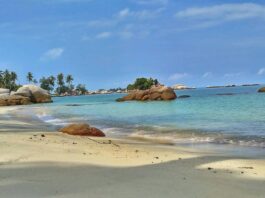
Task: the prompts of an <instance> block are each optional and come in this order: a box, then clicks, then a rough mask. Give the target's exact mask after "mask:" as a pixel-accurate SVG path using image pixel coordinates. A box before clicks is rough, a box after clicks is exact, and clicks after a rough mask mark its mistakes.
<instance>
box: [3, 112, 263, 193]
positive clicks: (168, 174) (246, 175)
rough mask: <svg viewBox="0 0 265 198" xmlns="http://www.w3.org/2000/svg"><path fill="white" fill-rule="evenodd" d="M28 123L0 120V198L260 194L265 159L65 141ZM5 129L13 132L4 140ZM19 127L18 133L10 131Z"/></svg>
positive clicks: (125, 142) (132, 143)
mask: <svg viewBox="0 0 265 198" xmlns="http://www.w3.org/2000/svg"><path fill="white" fill-rule="evenodd" d="M0 112H1V113H7V111H6V110H3V109H0ZM1 113H0V114H1ZM2 115H3V114H2ZM27 121H28V120H27V119H25V120H22V121H19V120H15V119H14V118H13V119H12V120H11V121H10V118H7V119H0V124H1V126H2V128H1V131H2V132H0V197H27V198H28V197H73V196H75V197H87V196H89V197H109V196H110V193H111V197H118V198H124V197H150V198H151V197H152V198H154V197H163V196H165V195H166V197H172V198H173V197H185V198H186V197H187V198H194V197H199V198H205V197H216V198H219V197H220V198H221V197H222V198H223V197H235V198H252V197H253V198H257V197H260V198H261V197H262V196H263V195H264V194H265V189H264V184H265V169H264V167H265V158H258V157H255V156H254V157H242V156H237V155H226V154H225V153H221V152H214V151H212V150H211V149H209V150H207V149H196V148H188V147H181V146H169V145H165V144H158V143H157V142H156V141H155V142H152V141H149V142H147V141H140V140H132V139H117V138H108V137H105V138H94V137H79V136H70V135H66V134H62V133H59V132H55V131H53V132H47V131H45V130H42V129H43V128H42V127H41V126H39V127H37V126H36V123H34V122H33V123H28V122H27ZM4 124H6V126H7V125H8V126H10V125H11V126H15V128H14V129H13V131H12V132H8V131H7V132H3V131H4V130H5V129H4V128H3V126H4ZM23 127H25V130H24V131H22V132H19V131H15V130H18V129H21V128H23ZM14 189H15V190H14ZM30 189H31V190H30ZM165 193H166V194H165Z"/></svg>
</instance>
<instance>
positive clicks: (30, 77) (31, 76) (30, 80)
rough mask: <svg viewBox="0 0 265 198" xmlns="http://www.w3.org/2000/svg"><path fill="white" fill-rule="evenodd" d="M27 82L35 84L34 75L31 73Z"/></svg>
mask: <svg viewBox="0 0 265 198" xmlns="http://www.w3.org/2000/svg"><path fill="white" fill-rule="evenodd" d="M27 80H28V82H29V83H31V82H33V74H32V73H31V72H28V74H27Z"/></svg>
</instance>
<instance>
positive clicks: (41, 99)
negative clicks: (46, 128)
mask: <svg viewBox="0 0 265 198" xmlns="http://www.w3.org/2000/svg"><path fill="white" fill-rule="evenodd" d="M18 93H22V94H28V93H30V98H31V101H32V102H34V103H49V102H52V99H51V95H50V94H49V92H48V91H46V90H44V89H42V88H40V87H38V86H36V85H24V86H23V87H21V88H20V89H19V90H18Z"/></svg>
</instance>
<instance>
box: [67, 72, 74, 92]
mask: <svg viewBox="0 0 265 198" xmlns="http://www.w3.org/2000/svg"><path fill="white" fill-rule="evenodd" d="M73 80H74V78H73V76H72V75H67V76H66V83H67V84H68V90H69V92H72V90H73V89H74V86H73V84H72V82H73Z"/></svg>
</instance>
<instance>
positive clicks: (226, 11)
mask: <svg viewBox="0 0 265 198" xmlns="http://www.w3.org/2000/svg"><path fill="white" fill-rule="evenodd" d="M175 16H176V18H178V19H195V20H200V21H201V22H202V24H203V25H202V27H200V28H203V26H205V27H210V26H214V25H217V24H220V23H224V22H228V21H236V20H243V19H251V18H252V19H253V18H261V19H265V5H261V4H255V3H237V4H220V5H215V6H208V7H193V8H188V9H186V10H182V11H179V12H177V13H176V14H175ZM199 26H200V24H199Z"/></svg>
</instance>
